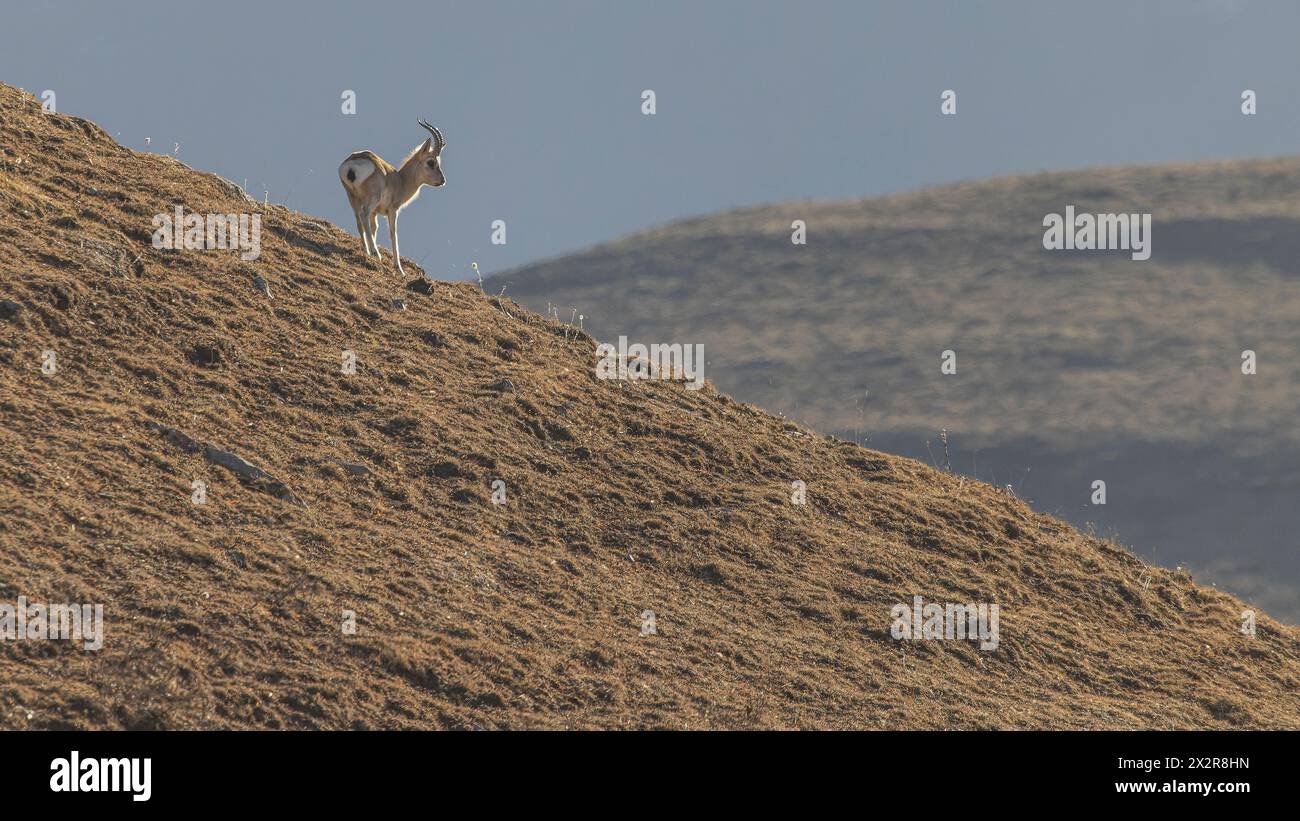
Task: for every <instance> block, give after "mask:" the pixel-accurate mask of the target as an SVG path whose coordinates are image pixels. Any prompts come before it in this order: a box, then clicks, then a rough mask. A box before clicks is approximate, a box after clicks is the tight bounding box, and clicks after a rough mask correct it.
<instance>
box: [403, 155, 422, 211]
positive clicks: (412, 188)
mask: <svg viewBox="0 0 1300 821" xmlns="http://www.w3.org/2000/svg"><path fill="white" fill-rule="evenodd" d="M420 162H421V160H420V157H419V155H418V154H415V155H412V156H411V157H408V158H407V160H406V162H404V163H402V167H401V168H399V169H397V177H398V179H400V180H401V181H402V184H401V186H400V189H399V191H398V199H399V202H400V203H401V204H403V205H404V204H406V203H408V202H410V201H411V200H413V199H415V197H416V195H417V194H419V193H420V186H421V185H422V183H421V182H420Z"/></svg>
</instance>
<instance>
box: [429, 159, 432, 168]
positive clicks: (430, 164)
mask: <svg viewBox="0 0 1300 821" xmlns="http://www.w3.org/2000/svg"><path fill="white" fill-rule="evenodd" d="M429 167H430V168H433V160H429Z"/></svg>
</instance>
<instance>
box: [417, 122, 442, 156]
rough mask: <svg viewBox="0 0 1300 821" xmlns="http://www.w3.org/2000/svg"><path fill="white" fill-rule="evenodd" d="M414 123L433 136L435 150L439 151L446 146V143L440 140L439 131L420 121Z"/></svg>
mask: <svg viewBox="0 0 1300 821" xmlns="http://www.w3.org/2000/svg"><path fill="white" fill-rule="evenodd" d="M416 122H417V123H419V124H420V127H421V128H423V129H425V130H426V131H428V132H429V133H430V134H432V135H433V145H434V149H435V150H437V151H441V150H442V149H443V148H445V147H446V146H447V141H446V140H444V139H443V138H442V132H441V131H439V130H438V129H437V128H436V127H434V126H431V125H429V124H428V123H426V122H425V121H424V120H422V119H421V120H416Z"/></svg>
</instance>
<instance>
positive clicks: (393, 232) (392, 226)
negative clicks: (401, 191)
mask: <svg viewBox="0 0 1300 821" xmlns="http://www.w3.org/2000/svg"><path fill="white" fill-rule="evenodd" d="M388 239H389V240H390V241H391V242H392V245H393V265H395V266H396V267H397V273H398V274H401V275H402V276H405V275H406V272H405V271H403V270H402V254H401V252H400V251H398V250H397V212H396V211H394V212H393V213H392V214H390V215H389V217H388Z"/></svg>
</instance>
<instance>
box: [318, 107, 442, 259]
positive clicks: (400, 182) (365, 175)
mask: <svg viewBox="0 0 1300 821" xmlns="http://www.w3.org/2000/svg"><path fill="white" fill-rule="evenodd" d="M420 125H421V126H422V127H424V128H425V129H427V130H428V131H429V134H430V135H431V136H430V137H429V139H427V140H425V141H424V143H423V144H421V145H420V146H419V147H417V148H416V149H415V150H414V151H412V152H411V155H410V156H409V157H407V158H406V160H405V161H403V162H402V167H401V168H394V167H393V166H392V165H391V164H390V163H388V162H387V161H385V160H384V158H383V157H380V156H379V155H378V154H376V153H375V152H373V151H354V152H352V153H351V154H349V155H348V158H347V159H346V160H344V161H343V163H342V164H341V165H340V166H339V182H341V183H343V190H345V191H346V192H347V195H348V204H349V205H351V206H352V213H353V214H355V215H356V218H357V231H358V232H359V233H360V234H361V242H362V244H363V245H364V246H365V250H366V256H371V255H373V256H376V257H380V259H382V258H383V257H382V255H381V254H380V253H379V242H378V239H377V237H376V234H377V233H378V231H379V218H380V217H381V216H382V217H384V218H385V219H387V220H388V235H389V239H390V240H391V241H392V245H393V265H394V267H396V268H397V272H398V273H399V274H402V273H405V272H404V271H403V270H402V255H401V252H400V251H399V250H398V246H397V215H398V214H399V213H401V210H402V209H403V208H405V207H406V206H407V205H408V204H410V203H411V202H413V201H414V200H415V198H416V197H417V196H419V194H420V189H421V188H422V187H423V186H426V185H431V186H433V187H434V188H441V187H442V186H444V185H446V184H447V178H446V177H445V176H444V175H443V173H442V149H443V148H445V147H446V145H447V143H446V141H445V140H443V138H442V132H441V131H439V130H438V129H436V128H434V127H433V126H431V125H429V124H428V123H426V122H424V121H423V120H421V121H420Z"/></svg>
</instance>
